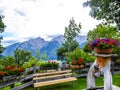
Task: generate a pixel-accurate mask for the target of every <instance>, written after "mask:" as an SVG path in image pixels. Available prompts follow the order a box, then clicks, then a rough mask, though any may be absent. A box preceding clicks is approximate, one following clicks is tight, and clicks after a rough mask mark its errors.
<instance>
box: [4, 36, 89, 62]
mask: <svg viewBox="0 0 120 90" xmlns="http://www.w3.org/2000/svg"><path fill="white" fill-rule="evenodd" d="M75 39H76V41H77V42H78V43H79V47H80V48H82V47H83V46H84V44H85V43H86V41H87V40H86V36H77V37H76V38H75ZM62 43H64V36H63V35H59V36H57V37H55V38H53V39H52V40H51V41H45V40H44V39H43V38H41V37H38V38H35V39H30V40H28V41H25V42H22V43H20V42H18V43H14V44H12V45H10V46H7V47H5V48H6V49H5V50H4V52H3V53H2V55H3V56H8V55H13V54H14V50H15V49H16V48H18V49H24V50H28V51H30V52H31V53H32V54H33V55H34V56H35V55H36V50H37V49H39V50H40V54H46V56H47V58H46V59H47V60H48V59H49V60H55V59H57V55H56V51H57V49H58V48H60V47H61V46H62Z"/></svg>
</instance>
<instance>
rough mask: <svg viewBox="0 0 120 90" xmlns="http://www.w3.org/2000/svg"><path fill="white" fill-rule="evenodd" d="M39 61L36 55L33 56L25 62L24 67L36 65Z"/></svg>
mask: <svg viewBox="0 0 120 90" xmlns="http://www.w3.org/2000/svg"><path fill="white" fill-rule="evenodd" d="M37 62H38V60H37V59H36V58H35V57H31V58H30V59H29V60H28V61H26V62H24V63H23V65H22V67H23V68H24V69H26V68H30V67H32V66H33V65H35V64H36V63H37Z"/></svg>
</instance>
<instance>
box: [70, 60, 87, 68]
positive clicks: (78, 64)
mask: <svg viewBox="0 0 120 90" xmlns="http://www.w3.org/2000/svg"><path fill="white" fill-rule="evenodd" d="M84 66H85V61H84V60H83V58H79V59H78V60H72V61H71V68H83V67H84Z"/></svg>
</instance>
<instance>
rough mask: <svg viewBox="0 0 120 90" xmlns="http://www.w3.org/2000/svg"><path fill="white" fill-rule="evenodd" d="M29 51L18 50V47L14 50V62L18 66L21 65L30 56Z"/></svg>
mask: <svg viewBox="0 0 120 90" xmlns="http://www.w3.org/2000/svg"><path fill="white" fill-rule="evenodd" d="M31 56H32V55H31V52H29V51H26V50H19V49H18V48H17V49H16V50H15V51H14V58H15V62H16V63H17V64H18V66H21V65H22V64H23V63H24V62H26V61H28V60H29V59H30V58H31Z"/></svg>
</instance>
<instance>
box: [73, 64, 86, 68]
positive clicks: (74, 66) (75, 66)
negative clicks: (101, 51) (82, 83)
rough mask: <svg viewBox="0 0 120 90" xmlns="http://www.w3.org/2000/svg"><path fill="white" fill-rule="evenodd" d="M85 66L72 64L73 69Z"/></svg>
mask: <svg viewBox="0 0 120 90" xmlns="http://www.w3.org/2000/svg"><path fill="white" fill-rule="evenodd" d="M84 67H85V66H84V65H71V68H72V69H75V68H76V69H77V68H84Z"/></svg>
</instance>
